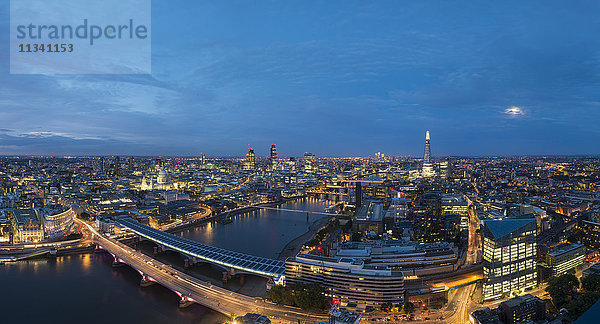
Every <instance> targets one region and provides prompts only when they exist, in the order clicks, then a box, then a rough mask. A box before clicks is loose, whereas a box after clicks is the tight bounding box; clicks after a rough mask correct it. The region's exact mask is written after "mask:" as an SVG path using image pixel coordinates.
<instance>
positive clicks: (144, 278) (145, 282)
mask: <svg viewBox="0 0 600 324" xmlns="http://www.w3.org/2000/svg"><path fill="white" fill-rule="evenodd" d="M153 284H154V281H152V280H150V278H149V277H148V275H145V274H144V275H142V280H140V286H142V287H148V286H152V285H153Z"/></svg>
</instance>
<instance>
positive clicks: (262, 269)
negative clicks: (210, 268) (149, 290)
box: [115, 216, 285, 282]
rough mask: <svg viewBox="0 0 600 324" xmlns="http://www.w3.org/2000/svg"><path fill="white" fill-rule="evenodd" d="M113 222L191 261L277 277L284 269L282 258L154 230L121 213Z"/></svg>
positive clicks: (235, 270) (274, 278) (281, 274)
mask: <svg viewBox="0 0 600 324" xmlns="http://www.w3.org/2000/svg"><path fill="white" fill-rule="evenodd" d="M115 223H116V224H117V225H118V226H119V227H121V228H123V229H126V230H128V231H131V232H133V233H134V234H136V235H138V236H140V237H142V238H144V239H147V240H149V241H152V242H154V243H156V244H158V245H159V246H160V247H161V248H162V249H163V250H164V249H171V250H173V251H177V252H179V253H181V254H183V255H185V256H187V257H189V258H190V259H191V260H192V261H194V262H200V261H203V262H208V263H212V264H216V265H219V266H221V267H224V268H225V269H227V270H228V271H231V270H233V271H232V272H237V273H250V274H255V275H258V276H261V277H265V278H273V280H275V282H277V281H279V280H280V279H281V278H282V277H283V275H284V272H285V262H283V261H280V260H274V259H268V258H262V257H258V256H253V255H248V254H244V253H239V252H235V251H231V250H226V249H222V248H218V247H214V246H209V245H206V244H202V243H199V242H196V241H192V240H189V239H186V238H183V237H180V236H177V235H173V234H170V233H166V232H163V231H161V230H157V229H155V228H152V227H150V226H146V225H144V224H141V223H139V222H138V221H136V220H134V219H132V218H130V217H128V216H122V217H118V218H117V219H116V220H115Z"/></svg>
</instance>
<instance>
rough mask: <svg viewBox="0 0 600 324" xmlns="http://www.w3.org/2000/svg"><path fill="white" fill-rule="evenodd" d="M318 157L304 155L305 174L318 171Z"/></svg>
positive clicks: (310, 154) (308, 154) (311, 154)
mask: <svg viewBox="0 0 600 324" xmlns="http://www.w3.org/2000/svg"><path fill="white" fill-rule="evenodd" d="M316 160H317V158H316V156H315V155H314V154H313V153H308V152H306V153H304V160H303V162H304V172H307V173H314V172H316V171H317V166H316Z"/></svg>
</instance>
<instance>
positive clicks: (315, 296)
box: [292, 284, 329, 311]
mask: <svg viewBox="0 0 600 324" xmlns="http://www.w3.org/2000/svg"><path fill="white" fill-rule="evenodd" d="M292 289H293V290H294V303H295V304H296V305H297V306H298V307H300V308H302V309H304V310H313V311H321V310H324V309H327V308H329V299H328V298H327V297H326V296H325V294H323V288H321V286H319V285H316V284H312V285H309V284H296V285H294V286H293V287H292Z"/></svg>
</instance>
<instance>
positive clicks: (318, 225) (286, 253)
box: [277, 215, 333, 260]
mask: <svg viewBox="0 0 600 324" xmlns="http://www.w3.org/2000/svg"><path fill="white" fill-rule="evenodd" d="M332 216H333V215H332ZM331 219H332V217H323V218H321V219H319V220H317V221H316V222H314V223H312V224H310V226H309V227H308V231H307V232H306V233H304V234H302V235H300V236H298V237H297V238H295V239H293V240H292V241H291V242H289V243H288V244H286V246H284V247H283V249H282V250H281V252H279V256H277V259H278V260H285V259H287V258H289V257H291V256H295V255H296V254H298V252H300V250H301V249H302V246H303V245H304V244H305V243H306V242H308V241H310V240H312V239H313V237H314V236H315V234H317V233H318V232H319V231H320V230H321V229H322V228H324V227H325V226H327V224H329V221H330V220H331Z"/></svg>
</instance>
